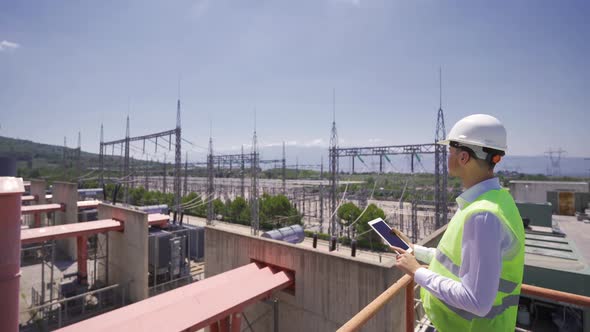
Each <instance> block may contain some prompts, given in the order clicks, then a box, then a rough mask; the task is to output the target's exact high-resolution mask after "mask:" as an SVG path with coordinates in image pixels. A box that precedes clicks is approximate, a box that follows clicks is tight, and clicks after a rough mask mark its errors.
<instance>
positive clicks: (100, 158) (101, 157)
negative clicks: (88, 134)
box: [98, 123, 105, 188]
mask: <svg viewBox="0 0 590 332" xmlns="http://www.w3.org/2000/svg"><path fill="white" fill-rule="evenodd" d="M104 154H105V151H104V129H103V126H102V123H101V124H100V149H99V154H98V168H99V171H100V174H99V175H98V176H99V181H100V187H101V188H102V187H103V186H104Z"/></svg>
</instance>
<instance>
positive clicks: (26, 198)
mask: <svg viewBox="0 0 590 332" xmlns="http://www.w3.org/2000/svg"><path fill="white" fill-rule="evenodd" d="M21 200H22V201H23V202H30V201H36V200H37V197H35V195H23V196H22V198H21Z"/></svg>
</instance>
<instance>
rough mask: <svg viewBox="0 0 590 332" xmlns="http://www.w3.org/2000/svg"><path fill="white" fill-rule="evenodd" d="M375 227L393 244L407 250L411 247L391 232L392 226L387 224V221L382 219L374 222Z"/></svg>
mask: <svg viewBox="0 0 590 332" xmlns="http://www.w3.org/2000/svg"><path fill="white" fill-rule="evenodd" d="M372 226H373V229H374V230H376V231H377V232H379V234H381V236H382V237H383V238H384V239H385V241H387V242H388V243H389V245H391V246H395V247H399V248H402V249H404V250H407V249H408V248H409V247H408V245H407V244H406V243H405V242H404V241H402V239H400V238H399V237H398V236H397V235H396V234H393V233H391V228H389V226H387V224H386V223H385V221H383V220H380V221H378V222H376V223H374V224H372Z"/></svg>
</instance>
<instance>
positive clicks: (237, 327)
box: [231, 312, 242, 332]
mask: <svg viewBox="0 0 590 332" xmlns="http://www.w3.org/2000/svg"><path fill="white" fill-rule="evenodd" d="M241 328H242V313H240V312H236V313H234V314H233V315H232V316H231V332H240V331H241Z"/></svg>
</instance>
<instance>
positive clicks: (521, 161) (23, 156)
mask: <svg viewBox="0 0 590 332" xmlns="http://www.w3.org/2000/svg"><path fill="white" fill-rule="evenodd" d="M68 150H69V151H73V149H68ZM245 150H246V151H249V149H245ZM259 151H260V158H261V160H272V159H281V158H282V155H283V147H282V146H271V147H261V148H260V150H259ZM216 153H219V154H237V153H240V151H238V150H224V151H216ZM246 153H247V152H246ZM0 155H10V156H15V157H17V159H18V160H21V161H30V160H31V159H34V160H37V159H42V160H45V161H46V162H47V163H50V164H55V165H59V164H61V162H62V158H63V147H62V146H58V145H49V144H42V143H36V142H32V141H27V140H22V139H14V138H8V137H2V136H0ZM286 155H287V165H288V166H290V167H289V168H294V165H296V164H299V165H300V167H301V168H307V169H317V170H319V165H320V163H321V160H322V157H323V161H324V170H325V171H327V170H328V162H329V161H328V148H327V147H320V146H297V145H290V146H287V147H286ZM81 157H82V162H83V163H85V164H86V165H95V164H96V163H98V154H95V153H88V152H82V153H81ZM388 158H389V160H387V159H385V158H384V160H383V161H382V165H383V170H384V171H386V172H391V171H393V172H409V171H410V168H411V159H410V157H409V156H389V157H388ZM189 159H190V161H191V162H192V161H205V159H206V156H205V154H204V153H199V154H196V153H194V154H189ZM379 162H380V161H379V158H378V157H363V158H362V161H361V160H360V159H358V158H357V159H355V161H354V163H355V171H356V172H375V171H378V170H379ZM34 164H36V163H33V165H34ZM560 164H561V175H563V176H577V177H588V176H589V175H590V173H589V172H590V160H585V159H584V158H574V157H564V158H562V159H561V163H560ZM339 165H340V170H341V171H344V172H348V171H350V169H351V166H352V161H351V158H342V159H341V160H340V164H339ZM268 166H270V167H272V165H268ZM277 166H280V165H277ZM548 167H549V160H548V158H546V157H544V156H506V158H504V159H503V160H502V162H501V163H500V164H499V165H498V167H497V170H498V171H502V170H503V171H515V172H519V173H524V174H548V173H550V169H549V168H548ZM414 170H415V171H416V172H429V173H432V172H434V156H433V155H431V154H427V155H419V156H418V158H415V159H414Z"/></svg>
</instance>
